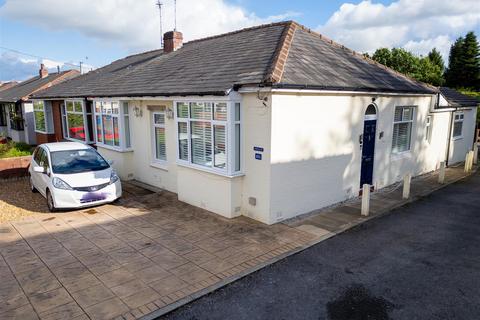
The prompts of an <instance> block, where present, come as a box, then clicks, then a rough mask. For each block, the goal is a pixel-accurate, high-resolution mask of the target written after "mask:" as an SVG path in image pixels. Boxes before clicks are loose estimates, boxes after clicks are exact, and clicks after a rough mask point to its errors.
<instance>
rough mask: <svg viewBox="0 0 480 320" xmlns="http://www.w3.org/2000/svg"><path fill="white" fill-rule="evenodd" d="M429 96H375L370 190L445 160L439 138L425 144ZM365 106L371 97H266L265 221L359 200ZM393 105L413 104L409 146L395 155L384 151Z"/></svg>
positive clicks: (387, 148)
mask: <svg viewBox="0 0 480 320" xmlns="http://www.w3.org/2000/svg"><path fill="white" fill-rule="evenodd" d="M434 98H435V97H434V96H411V97H397V96H376V101H375V103H376V105H377V106H378V113H377V114H378V119H377V131H376V132H377V134H376V145H375V162H374V173H373V184H374V186H375V187H376V188H377V189H380V188H382V187H385V186H388V185H390V184H392V183H394V182H396V181H399V180H401V179H402V178H403V176H404V175H405V174H406V173H412V174H413V175H418V174H421V173H424V172H428V171H432V170H435V169H436V168H437V167H438V165H439V162H440V161H443V160H444V158H445V154H446V153H445V146H446V143H445V142H446V136H443V137H440V135H437V136H435V135H432V141H431V142H430V143H429V142H428V141H427V140H426V139H425V127H424V124H425V122H426V117H427V115H428V114H429V111H430V109H431V107H432V106H433V103H434ZM371 102H372V96H366V95H363V96H362V95H356V96H354V95H333V94H330V95H327V94H325V95H313V94H311V95H307V94H302V95H295V94H274V95H273V97H272V135H271V136H272V142H271V143H272V144H271V166H272V168H271V179H270V190H271V192H270V196H271V205H270V219H269V220H270V223H273V222H276V221H279V220H281V219H286V218H290V217H293V216H296V215H298V214H302V213H306V212H309V211H311V210H315V209H318V208H322V207H325V206H328V205H331V204H334V203H336V202H339V201H343V200H345V199H348V198H351V197H354V196H356V195H358V191H359V189H360V166H361V149H360V145H359V136H360V135H361V134H362V133H363V117H364V113H365V110H366V108H367V106H368V105H369V104H370V103H371ZM395 106H416V111H415V115H414V118H415V121H414V124H413V128H412V145H411V148H410V151H409V152H405V153H403V154H401V155H394V154H392V153H391V145H392V133H393V117H394V107H395ZM438 121H439V122H440V121H441V119H439V120H438ZM382 132H383V137H382V138H381V139H380V137H379V136H380V133H382ZM441 140H443V141H444V143H443V144H442V142H441Z"/></svg>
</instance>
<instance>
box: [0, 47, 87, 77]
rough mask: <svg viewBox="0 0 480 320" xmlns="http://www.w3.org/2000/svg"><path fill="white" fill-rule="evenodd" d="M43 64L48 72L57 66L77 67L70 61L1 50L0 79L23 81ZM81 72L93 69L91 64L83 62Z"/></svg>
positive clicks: (51, 71) (64, 67)
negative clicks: (27, 55)
mask: <svg viewBox="0 0 480 320" xmlns="http://www.w3.org/2000/svg"><path fill="white" fill-rule="evenodd" d="M42 63H43V64H44V65H45V67H46V68H47V69H48V72H50V73H54V72H57V66H58V67H60V70H61V71H63V70H68V69H78V67H77V66H76V65H75V64H73V63H71V62H66V63H65V62H60V61H54V60H50V59H40V58H31V57H25V56H22V55H20V54H18V53H16V52H11V51H3V52H2V53H1V54H0V79H1V81H12V80H17V81H23V80H26V79H28V78H31V77H33V76H35V75H38V70H39V69H40V64H42ZM82 69H83V70H82V71H83V72H88V71H90V70H92V69H95V68H94V67H93V66H91V65H86V64H84V65H83V67H82Z"/></svg>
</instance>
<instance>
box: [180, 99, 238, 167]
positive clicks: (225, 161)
mask: <svg viewBox="0 0 480 320" xmlns="http://www.w3.org/2000/svg"><path fill="white" fill-rule="evenodd" d="M240 113H241V112H240V103H234V102H177V103H176V108H175V114H176V124H177V125H176V128H177V142H178V150H177V151H178V152H177V155H178V161H179V163H182V164H186V165H190V166H193V167H196V168H204V169H207V170H210V171H213V172H217V173H221V174H226V175H234V174H237V173H239V172H240V170H241V164H240V160H241V157H240V150H241V148H240V143H241V139H240V134H241V132H240Z"/></svg>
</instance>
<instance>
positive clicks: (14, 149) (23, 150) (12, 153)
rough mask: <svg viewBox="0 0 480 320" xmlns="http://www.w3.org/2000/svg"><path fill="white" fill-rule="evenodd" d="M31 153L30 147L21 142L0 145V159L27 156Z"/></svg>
mask: <svg viewBox="0 0 480 320" xmlns="http://www.w3.org/2000/svg"><path fill="white" fill-rule="evenodd" d="M32 152H33V148H32V146H30V145H28V144H26V143H23V142H13V141H9V142H7V143H3V144H0V159H3V158H12V157H21V156H29V155H31V154H32Z"/></svg>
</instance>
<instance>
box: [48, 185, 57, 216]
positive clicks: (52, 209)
mask: <svg viewBox="0 0 480 320" xmlns="http://www.w3.org/2000/svg"><path fill="white" fill-rule="evenodd" d="M47 206H48V210H49V211H50V212H55V211H57V208H55V203H54V202H53V197H52V194H51V193H50V191H49V190H47Z"/></svg>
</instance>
